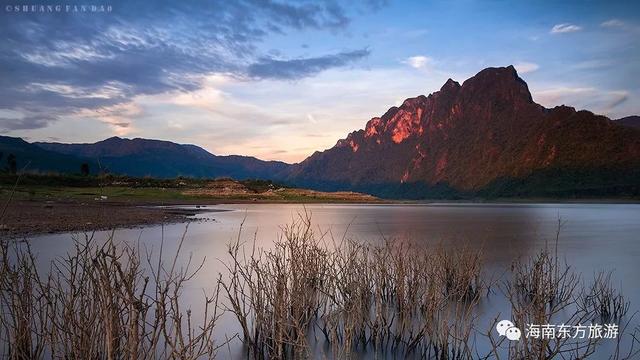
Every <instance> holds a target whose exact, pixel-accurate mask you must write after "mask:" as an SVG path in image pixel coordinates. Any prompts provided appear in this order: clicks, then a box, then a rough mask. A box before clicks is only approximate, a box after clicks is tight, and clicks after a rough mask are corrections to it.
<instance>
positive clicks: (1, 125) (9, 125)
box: [0, 114, 56, 131]
mask: <svg viewBox="0 0 640 360" xmlns="http://www.w3.org/2000/svg"><path fill="white" fill-rule="evenodd" d="M55 120H56V118H55V117H54V116H51V115H46V114H32V115H26V116H22V117H0V130H2V131H11V130H30V129H38V128H42V127H45V126H47V125H48V124H49V123H51V122H53V121H55Z"/></svg>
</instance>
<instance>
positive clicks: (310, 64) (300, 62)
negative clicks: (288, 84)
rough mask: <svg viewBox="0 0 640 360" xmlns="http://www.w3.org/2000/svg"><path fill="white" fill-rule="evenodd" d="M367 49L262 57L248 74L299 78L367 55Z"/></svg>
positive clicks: (263, 77) (271, 77)
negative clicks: (326, 53) (299, 57)
mask: <svg viewBox="0 0 640 360" xmlns="http://www.w3.org/2000/svg"><path fill="white" fill-rule="evenodd" d="M369 54H370V50H369V49H361V50H354V51H347V52H341V53H337V54H331V55H324V56H319V57H310V58H302V59H290V60H280V59H273V58H268V57H263V58H260V59H259V60H258V62H256V63H254V64H251V65H250V66H249V68H248V74H249V76H251V77H256V78H260V79H288V80H292V79H300V78H303V77H307V76H311V75H315V74H318V73H320V72H321V71H324V70H328V69H331V68H336V67H342V66H345V65H348V64H351V63H353V62H355V61H358V60H360V59H362V58H365V57H367V56H368V55H369Z"/></svg>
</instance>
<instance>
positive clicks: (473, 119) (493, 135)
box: [290, 66, 640, 195]
mask: <svg viewBox="0 0 640 360" xmlns="http://www.w3.org/2000/svg"><path fill="white" fill-rule="evenodd" d="M596 149H597V150H596ZM638 163H640V132H638V131H637V130H636V129H629V128H627V127H623V126H619V124H616V123H615V122H613V121H611V120H609V119H608V118H606V117H604V116H600V115H595V114H593V113H591V112H589V111H586V110H580V111H576V110H575V109H574V108H572V107H569V106H564V105H563V106H557V107H554V108H550V109H548V108H545V107H543V106H541V105H539V104H537V103H535V102H534V101H533V97H532V95H531V93H530V92H529V89H528V86H527V84H526V82H525V81H524V80H523V79H521V78H520V77H519V76H518V74H517V71H516V69H515V68H514V67H513V66H508V67H502V68H487V69H484V70H482V71H480V72H479V73H478V74H476V75H475V76H473V77H471V78H469V79H467V80H465V81H464V82H463V84H462V85H460V84H459V83H457V82H455V81H453V80H451V79H449V80H447V82H445V84H444V85H443V86H442V88H441V89H440V90H439V91H436V92H434V93H432V94H430V95H428V96H426V97H425V96H423V95H420V96H417V97H414V98H409V99H407V100H405V101H404V102H403V104H402V105H401V106H399V107H392V108H390V109H389V110H388V111H387V112H386V113H385V114H384V115H382V116H381V117H374V118H372V119H371V120H369V121H368V122H367V123H366V126H365V128H364V129H360V130H357V131H354V132H351V133H349V134H348V135H347V137H346V138H344V139H341V140H339V141H338V142H337V143H336V145H335V146H334V147H332V148H330V149H327V150H325V151H322V152H316V153H314V154H313V155H312V156H310V157H309V158H307V159H305V160H304V161H303V162H301V163H300V164H295V165H293V169H292V171H291V173H290V180H291V181H293V182H297V183H302V185H304V186H312V187H313V186H316V187H320V188H323V184H332V185H331V188H332V189H336V190H338V189H343V188H348V189H351V190H356V191H367V189H375V190H373V191H374V192H373V193H374V194H376V195H380V193H376V192H375V191H380V190H379V189H380V188H384V187H387V188H394V187H395V188H398V187H402V186H401V185H402V184H412V186H405V188H406V187H409V188H414V187H415V185H416V184H417V185H418V187H419V184H423V185H424V187H427V188H429V187H435V188H438V189H440V190H441V189H443V188H445V189H451V190H452V191H455V192H459V193H466V194H469V193H480V192H482V191H486V189H485V187H491V186H492V184H494V183H495V182H496V181H498V180H499V179H513V180H517V179H522V178H527V177H530V176H532V175H535V174H534V173H536V172H539V171H541V172H547V173H548V171H549V170H550V169H560V170H561V169H565V170H566V169H571V170H572V171H575V173H576V174H578V173H581V174H584V170H585V169H591V170H593V172H594V174H599V173H601V172H603V171H606V170H604V169H612V168H613V169H620V170H624V171H623V172H624V173H627V172H628V171H631V172H632V173H633V174H635V173H636V170H637V168H638ZM617 171H618V170H616V172H617ZM576 176H577V175H576ZM633 177H634V178H633V184H632V185H633V186H634V187H635V185H636V184H640V180H639V179H638V177H637V175H633ZM609 180H610V179H609ZM587 182H588V181H587ZM574 183H575V181H574V179H571V180H570V181H568V182H567V185H569V184H574ZM615 185H616V184H604V183H603V184H602V186H603V188H606V187H608V186H615ZM628 185H629V184H628V183H625V186H628ZM634 191H635V190H634Z"/></svg>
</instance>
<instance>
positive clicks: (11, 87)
mask: <svg viewBox="0 0 640 360" xmlns="http://www.w3.org/2000/svg"><path fill="white" fill-rule="evenodd" d="M2 4H3V5H2V9H0V17H2V19H1V21H0V36H1V37H2V42H0V133H3V134H7V135H12V136H21V137H24V138H27V139H28V140H32V141H36V140H43V141H63V142H93V141H98V140H102V139H104V138H107V137H110V136H113V135H119V136H125V137H146V138H157V139H165V140H171V141H176V142H180V143H194V144H197V145H200V146H203V147H204V148H206V149H207V150H209V151H211V152H213V153H215V154H243V155H253V156H257V157H259V158H263V159H277V160H284V161H288V162H296V161H300V160H302V159H304V158H305V157H306V156H308V155H310V154H311V153H312V152H313V151H315V150H322V149H325V148H328V147H331V146H333V145H334V144H335V142H336V141H337V140H338V139H339V138H342V137H344V136H346V134H347V133H348V132H350V131H353V130H356V129H360V128H362V127H363V126H364V124H365V123H366V121H367V120H369V119H370V118H371V117H374V116H379V115H381V114H382V113H384V112H385V111H386V110H387V109H388V108H389V107H391V106H393V105H398V104H400V103H401V102H402V100H404V99H405V98H407V97H414V96H417V95H420V94H425V95H426V94H429V93H431V92H433V91H436V90H438V89H439V88H440V86H441V85H442V84H443V83H444V82H445V81H446V80H447V78H449V77H450V78H453V79H455V80H457V81H460V82H462V81H464V80H465V79H466V78H468V77H470V76H473V75H474V74H475V73H477V72H478V71H480V70H482V69H483V68H485V67H489V66H506V65H509V64H514V65H515V66H516V68H517V69H518V71H519V73H520V76H521V77H522V78H523V79H524V80H525V81H527V83H528V84H529V88H530V89H531V91H532V93H533V98H534V100H535V101H537V102H539V103H541V104H543V105H545V106H548V107H551V106H555V105H560V104H567V105H570V106H574V107H576V108H579V109H588V110H591V111H593V112H596V113H599V114H604V115H607V116H609V117H611V118H619V117H623V116H627V115H632V114H640V102H639V100H640V84H639V82H638V80H637V79H638V75H640V61H639V60H640V48H639V41H638V39H640V3H638V2H627V1H620V2H616V1H563V2H556V1H496V0H494V1H384V0H369V1H362V2H352V1H348V2H347V1H345V2H340V1H334V0H327V1H313V2H311V1H308V2H307V1H296V2H284V1H281V0H277V1H276V0H241V1H208V2H205V1H202V2H177V1H155V2H151V1H147V2H143V1H138V2H136V1H133V2H132V1H108V0H105V2H78V3H75V2H55V1H53V2H42V4H45V5H51V6H52V8H46V9H44V10H42V9H35V10H34V9H26V11H25V9H24V8H22V7H21V2H20V1H16V2H11V1H6V0H2ZM67 4H71V5H80V4H86V5H103V6H105V7H106V6H108V7H109V9H110V11H97V12H92V11H86V12H83V11H81V10H80V9H79V10H80V11H75V9H74V8H71V9H67V8H65V5H67ZM56 5H61V6H62V8H60V10H57V9H56V8H55V6H56ZM51 9H53V10H51Z"/></svg>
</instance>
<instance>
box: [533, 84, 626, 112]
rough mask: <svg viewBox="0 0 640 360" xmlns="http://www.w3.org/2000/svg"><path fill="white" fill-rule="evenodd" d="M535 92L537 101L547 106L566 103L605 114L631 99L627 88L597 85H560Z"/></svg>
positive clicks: (614, 110)
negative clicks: (605, 88) (607, 87)
mask: <svg viewBox="0 0 640 360" xmlns="http://www.w3.org/2000/svg"><path fill="white" fill-rule="evenodd" d="M533 94H534V98H535V100H536V101H537V102H539V103H540V104H542V105H544V106H547V107H553V106H557V105H562V104H566V105H569V106H574V107H577V108H579V109H587V110H590V111H593V112H595V113H599V114H605V115H611V114H613V113H615V112H616V110H618V109H617V108H618V107H619V106H620V105H622V104H624V103H625V102H627V100H628V99H629V92H628V91H626V90H603V89H598V88H595V87H567V86H560V87H554V88H547V89H544V90H540V91H534V92H533Z"/></svg>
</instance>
